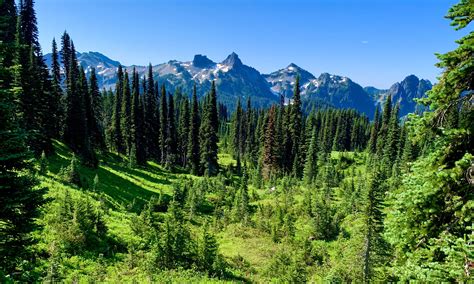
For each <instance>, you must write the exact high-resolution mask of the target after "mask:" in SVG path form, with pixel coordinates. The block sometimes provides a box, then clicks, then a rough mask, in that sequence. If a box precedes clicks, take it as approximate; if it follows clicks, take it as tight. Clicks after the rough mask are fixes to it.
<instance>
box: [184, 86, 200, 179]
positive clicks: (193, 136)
mask: <svg viewBox="0 0 474 284" xmlns="http://www.w3.org/2000/svg"><path fill="white" fill-rule="evenodd" d="M189 119H190V120H189V138H188V141H189V143H188V150H187V157H188V158H187V160H188V162H189V168H190V169H191V173H192V174H194V175H197V174H200V172H201V170H200V156H199V151H200V148H201V147H200V145H199V137H200V135H199V127H200V124H201V123H200V118H199V105H198V99H197V95H196V84H194V86H193V98H192V105H191V115H190V118H189Z"/></svg>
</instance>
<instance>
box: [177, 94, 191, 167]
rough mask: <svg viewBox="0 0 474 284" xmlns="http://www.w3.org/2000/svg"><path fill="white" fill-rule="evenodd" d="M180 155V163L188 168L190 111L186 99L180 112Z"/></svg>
mask: <svg viewBox="0 0 474 284" xmlns="http://www.w3.org/2000/svg"><path fill="white" fill-rule="evenodd" d="M178 130H179V131H178V136H179V139H178V145H179V146H178V154H179V162H180V164H181V166H183V167H187V165H188V159H187V152H188V148H189V143H190V142H189V136H190V134H189V131H190V109H189V99H188V98H184V100H183V102H182V103H181V109H180V111H179V127H178Z"/></svg>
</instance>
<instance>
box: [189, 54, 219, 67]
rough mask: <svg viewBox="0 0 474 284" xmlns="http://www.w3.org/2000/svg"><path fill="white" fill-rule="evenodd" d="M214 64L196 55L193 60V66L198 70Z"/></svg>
mask: <svg viewBox="0 0 474 284" xmlns="http://www.w3.org/2000/svg"><path fill="white" fill-rule="evenodd" d="M214 64H215V63H214V62H213V61H212V60H210V59H209V58H208V57H207V56H206V55H202V54H196V55H194V59H193V66H194V67H198V68H206V67H209V66H211V65H214Z"/></svg>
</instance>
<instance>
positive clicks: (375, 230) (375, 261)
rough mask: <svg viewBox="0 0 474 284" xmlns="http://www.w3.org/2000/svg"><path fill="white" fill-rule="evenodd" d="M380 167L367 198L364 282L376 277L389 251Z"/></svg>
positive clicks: (374, 174)
mask: <svg viewBox="0 0 474 284" xmlns="http://www.w3.org/2000/svg"><path fill="white" fill-rule="evenodd" d="M382 177H383V175H382V174H381V172H380V170H379V169H377V168H376V169H375V170H374V171H373V173H372V177H371V179H370V183H369V186H368V193H367V199H366V208H365V216H366V224H365V226H366V229H365V230H366V233H365V243H364V251H363V260H364V282H365V283H368V282H371V281H372V280H374V279H376V278H374V277H375V276H376V275H375V268H376V267H377V266H380V265H382V264H383V261H384V260H383V257H384V254H386V253H387V250H388V249H387V245H386V243H385V241H384V239H383V237H382V234H383V204H384V186H383V184H382Z"/></svg>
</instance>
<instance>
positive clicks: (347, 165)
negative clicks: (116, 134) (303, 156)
mask: <svg viewBox="0 0 474 284" xmlns="http://www.w3.org/2000/svg"><path fill="white" fill-rule="evenodd" d="M54 146H55V150H56V153H55V154H54V155H53V156H51V157H49V158H48V172H47V173H45V174H44V175H41V176H40V177H39V178H40V180H41V186H45V187H48V189H49V192H48V197H49V198H50V202H49V203H48V205H47V206H46V207H45V209H44V217H42V219H41V220H40V223H41V224H42V225H43V226H44V229H43V230H42V231H41V236H38V237H39V239H41V242H40V243H39V244H38V248H39V249H40V250H41V251H43V252H44V254H45V255H47V256H48V258H47V259H48V260H47V261H44V263H43V266H41V267H38V268H37V269H36V271H38V273H39V272H40V271H48V277H51V279H61V280H66V281H76V280H79V281H80V282H87V281H104V282H123V281H126V282H128V281H139V282H143V281H150V280H152V281H157V282H168V281H170V282H176V283H182V282H211V281H232V282H235V281H237V282H242V281H244V282H247V281H250V282H261V283H263V282H268V281H270V280H271V279H272V277H278V278H279V279H286V280H288V281H292V280H294V279H292V278H291V275H290V276H288V277H290V278H284V277H282V275H280V274H281V273H286V271H285V270H286V268H285V267H287V266H288V269H290V270H291V269H292V267H293V269H298V268H297V267H296V266H297V263H298V262H297V261H298V260H297V258H298V257H302V258H304V257H305V256H304V252H302V251H301V249H298V248H301V247H302V244H304V243H305V242H307V240H308V238H311V237H312V234H313V231H314V228H313V225H312V222H313V221H312V220H311V219H309V218H308V217H307V216H304V215H301V214H296V213H294V214H293V213H291V214H290V215H291V216H293V218H294V220H292V222H291V224H293V225H291V226H292V227H293V228H291V230H292V231H293V234H294V237H291V238H288V237H287V236H285V234H286V233H279V232H286V231H285V230H286V229H285V226H286V225H285V224H286V221H287V220H286V219H285V220H282V221H281V224H282V227H281V228H279V229H278V231H277V232H276V233H275V232H274V231H273V229H269V224H270V223H271V222H273V221H272V220H274V219H275V218H278V213H277V212H278V211H275V208H280V209H281V210H289V212H297V210H302V209H301V208H303V207H304V206H305V205H304V204H305V199H306V196H307V193H308V189H306V188H305V187H304V186H302V185H301V184H299V183H295V182H294V181H292V180H290V179H283V180H281V181H275V182H273V183H268V184H266V185H264V186H262V188H257V187H255V186H254V185H253V184H252V183H251V184H250V185H249V190H248V191H249V196H250V208H251V215H250V220H249V221H248V222H247V223H246V224H243V223H241V222H234V221H231V220H229V218H228V217H226V216H230V214H227V213H228V212H227V213H225V212H224V213H223V216H224V217H221V218H219V217H216V214H217V213H216V212H214V211H215V209H216V208H217V205H216V204H218V203H219V202H220V201H219V200H222V199H225V198H229V196H232V195H234V194H235V190H236V188H238V186H239V180H240V179H239V177H238V176H236V175H233V174H231V173H230V172H229V171H224V173H223V174H221V175H219V176H218V177H215V178H212V179H206V178H202V177H195V176H191V175H189V174H187V173H183V172H180V171H179V170H175V171H173V172H171V171H168V170H165V169H164V168H162V167H161V166H159V165H157V164H155V163H148V165H147V167H143V168H134V169H132V168H130V167H128V162H127V160H126V159H124V158H123V157H120V156H117V155H115V154H105V155H101V156H100V166H99V168H98V169H90V168H85V167H80V168H79V172H80V177H81V186H77V185H73V184H71V183H69V182H67V181H66V180H65V178H64V172H65V169H66V168H67V167H68V166H69V165H70V163H71V159H72V152H71V151H69V149H68V148H67V147H66V146H65V145H64V144H61V143H60V142H55V145H54ZM332 159H334V161H338V165H339V167H341V170H342V171H346V172H350V171H352V172H353V171H354V170H361V169H363V168H362V166H361V165H362V163H363V160H364V157H363V156H354V154H352V153H349V154H347V153H345V154H341V153H333V154H332ZM219 162H220V164H221V166H222V167H223V168H224V169H226V168H228V167H229V166H230V165H235V161H234V160H232V158H231V157H230V155H228V154H225V153H222V154H220V155H219ZM97 178H98V181H97ZM94 180H95V182H94ZM186 180H193V181H195V182H202V183H204V184H207V183H209V184H208V185H207V186H208V188H209V189H208V190H207V191H206V192H205V194H204V200H203V201H202V202H201V205H200V206H199V208H198V209H197V210H196V212H195V213H193V214H192V213H189V212H191V210H190V209H189V208H185V212H186V214H185V215H186V216H185V218H186V219H187V220H188V221H189V226H190V230H191V232H192V235H199V234H200V232H201V227H202V225H203V224H204V223H205V222H209V223H210V224H211V230H212V231H213V232H214V234H215V236H216V239H217V241H218V244H219V253H220V254H221V255H222V256H223V257H224V260H225V262H226V263H227V268H226V269H227V276H226V277H224V278H223V279H222V280H216V278H209V277H208V276H207V275H206V274H205V273H202V274H200V273H197V272H194V271H184V270H179V271H177V270H161V269H159V268H157V267H155V268H154V270H150V269H147V268H146V267H148V266H147V265H148V264H147V263H145V262H146V261H145V259H146V254H145V255H143V253H144V252H143V251H140V247H141V245H142V244H141V243H142V242H143V239H141V236H140V235H139V234H138V235H137V233H136V232H134V231H133V230H134V229H133V224H134V223H135V222H136V220H138V219H137V218H140V217H139V216H140V212H141V211H142V210H143V209H144V208H145V205H146V204H148V203H149V202H150V200H152V202H154V204H155V207H154V208H155V209H154V210H155V213H154V214H157V215H159V216H161V215H163V216H164V215H166V214H167V213H166V211H167V209H166V208H167V207H168V205H169V202H170V200H172V199H173V195H174V194H175V192H174V191H175V188H176V187H180V186H181V187H182V184H183V182H184V181H186ZM220 187H221V189H220V190H219V189H217V188H220ZM334 192H336V194H335V200H336V201H335V202H338V201H337V200H338V198H337V195H343V194H344V192H343V190H342V189H335V191H334ZM290 196H291V197H290ZM230 198H231V197H230ZM68 200H72V201H68ZM68 202H69V203H70V204H73V205H71V206H75V208H76V207H78V208H79V207H80V206H82V205H83V206H85V207H86V208H92V211H91V212H96V213H94V214H97V216H100V218H101V220H103V223H104V224H105V226H106V228H107V229H106V233H105V234H104V236H103V237H100V240H101V241H97V240H96V239H97V238H98V237H96V239H94V240H95V241H94V244H93V245H92V246H89V247H88V245H87V242H88V241H87V240H85V241H84V240H82V239H81V238H80V237H77V236H76V235H75V234H74V231H72V232H71V229H70V228H65V227H61V226H62V225H59V223H61V222H59V221H58V220H59V219H58V218H59V217H58V216H60V215H61V212H62V211H64V206H65V205H64V204H67V203H68ZM81 204H82V205H81ZM341 206H342V205H341ZM265 208H266V209H265ZM284 208H287V209H284ZM280 209H278V210H280ZM268 210H270V211H268ZM79 212H88V211H87V210H85V211H79ZM268 212H270V213H268ZM84 214H87V213H84ZM266 214H267V215H266ZM268 214H270V215H268ZM287 215H288V214H287ZM94 216H96V215H94ZM71 218H72V220H74V218H75V217H74V216H73V217H71ZM94 218H95V217H94ZM97 218H99V217H97ZM285 218H286V217H285ZM351 218H352V220H348V221H347V224H348V226H347V233H348V234H353V233H354V234H357V230H358V228H357V224H358V222H359V219H358V218H357V216H352V215H351ZM277 224H278V222H277ZM64 226H67V225H64ZM96 227H97V225H96ZM96 229H97V228H96ZM94 230H95V229H94ZM84 238H85V239H87V235H86V236H85V237H84ZM350 241H352V239H351V238H347V239H344V238H342V239H341V238H336V239H334V240H333V241H332V242H329V243H326V242H324V241H316V242H313V243H311V244H310V245H311V247H312V248H311V249H314V250H318V249H319V250H322V251H323V252H324V253H322V252H321V251H320V252H318V253H320V254H321V253H322V254H321V255H320V258H321V259H320V260H319V261H314V260H311V261H309V260H307V261H306V262H307V263H309V264H310V266H309V267H310V268H311V269H309V271H307V272H306V273H307V274H309V275H311V277H310V278H313V279H314V280H322V279H323V278H321V277H322V275H326V274H327V272H328V270H330V267H329V266H327V265H322V264H323V263H326V262H328V261H329V260H330V259H331V261H335V260H338V259H340V258H341V255H340V251H339V250H340V245H341V244H340V243H341V242H350ZM64 243H66V244H68V245H67V246H66V247H65V245H64ZM76 243H77V246H76V247H75V246H74V244H76ZM347 245H348V246H349V243H347ZM303 247H304V246H303ZM296 252H297V253H298V254H301V255H300V256H297V255H296ZM354 253H357V252H354ZM292 265H293V266H292ZM347 267H348V268H349V267H352V266H351V265H348V266H347ZM279 269H280V270H281V269H283V270H282V271H279V272H278V270H279ZM296 272H297V273H296ZM296 272H295V275H296V274H298V275H300V274H301V271H296ZM55 277H56V278H55Z"/></svg>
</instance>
